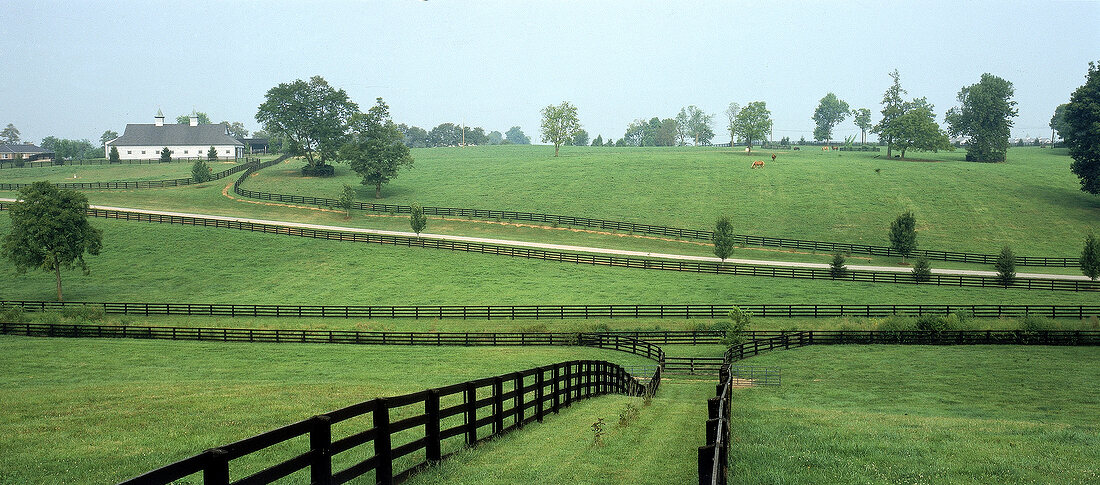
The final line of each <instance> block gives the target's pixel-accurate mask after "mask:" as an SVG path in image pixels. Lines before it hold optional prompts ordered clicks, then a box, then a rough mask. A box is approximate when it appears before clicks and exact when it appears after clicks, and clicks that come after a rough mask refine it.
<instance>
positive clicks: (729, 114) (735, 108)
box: [726, 103, 741, 146]
mask: <svg viewBox="0 0 1100 485" xmlns="http://www.w3.org/2000/svg"><path fill="white" fill-rule="evenodd" d="M739 113H741V105H739V104H737V103H730V105H729V107H728V108H726V121H727V123H726V130H727V131H729V132H730V146H733V141H734V140H736V139H737V133H736V131H737V130H736V128H737V115H738V114H739Z"/></svg>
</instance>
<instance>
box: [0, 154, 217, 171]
mask: <svg viewBox="0 0 1100 485" xmlns="http://www.w3.org/2000/svg"><path fill="white" fill-rule="evenodd" d="M195 160H206V161H211V160H208V159H207V157H172V160H171V161H169V162H164V161H161V160H160V159H159V158H153V159H143V160H119V161H117V162H111V161H110V160H108V159H106V158H91V159H87V160H65V161H63V162H61V163H57V161H56V160H50V161H45V162H40V161H34V162H23V166H22V167H20V166H18V165H16V164H15V162H0V169H7V168H42V167H55V166H56V167H61V166H83V165H158V164H162V163H188V162H194V161H195ZM226 160H229V159H227V158H219V159H218V160H215V161H226Z"/></svg>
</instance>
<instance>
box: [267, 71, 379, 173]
mask: <svg viewBox="0 0 1100 485" xmlns="http://www.w3.org/2000/svg"><path fill="white" fill-rule="evenodd" d="M358 112H359V106H358V105H356V104H355V103H353V102H352V101H351V99H349V98H348V94H347V93H346V92H344V90H343V89H335V88H333V87H332V86H330V85H329V84H328V82H327V81H325V79H324V78H322V77H321V76H313V77H311V78H309V82H306V81H303V80H301V79H298V80H295V81H294V82H292V83H282V84H279V85H278V86H275V87H273V88H271V89H269V90H268V91H267V95H266V98H265V101H264V103H263V104H261V105H260V108H259V110H258V111H257V112H256V121H259V122H260V124H262V125H263V127H264V130H266V131H267V132H268V133H271V134H272V135H274V136H278V137H281V138H283V139H284V140H286V143H287V148H288V151H289V152H290V153H291V154H293V155H303V156H305V158H306V163H308V164H309V166H310V167H316V166H318V165H325V164H326V163H325V162H327V161H328V160H332V159H334V158H335V157H336V152H337V150H339V149H340V147H341V146H342V145H343V144H344V143H345V142H346V141H347V139H348V125H349V122H350V120H351V117H352V115H354V114H356V113H358Z"/></svg>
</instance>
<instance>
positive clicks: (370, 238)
mask: <svg viewBox="0 0 1100 485" xmlns="http://www.w3.org/2000/svg"><path fill="white" fill-rule="evenodd" d="M253 167H255V165H253ZM10 205H11V203H10V202H8V203H5V202H0V210H6V209H7V208H8V207H10ZM88 215H90V216H93V217H103V218H107V219H119V220H127V221H139V222H155V223H163V224H183V225H191V226H202V227H215V228H224V229H236V230H241V231H252V232H263V233H271V234H283V235H288V236H298V237H308V238H314V239H328V240H337V241H352V242H364V243H371V244H383V245H394V246H405V247H419V248H432V249H444V250H450V251H462V252H469V253H480V254H494V255H500V256H509V257H514V258H526V259H538V260H543V261H557V262H563V263H575V264H588V265H593V266H610V267H622V268H635V269H649V270H664V271H680V272H691V273H708V274H723V275H735V276H767V277H773V278H793V279H811V280H822V279H825V280H837V281H852V282H869V283H895V284H909V285H917V284H919V285H937V286H958V287H979V288H998V287H1001V288H1018V289H1028V290H1055V291H1100V282H1097V281H1088V280H1058V279H1039V278H1016V279H1015V280H1013V281H1012V282H1011V283H1010V284H1009V285H1007V286H1005V285H1002V284H1001V283H1000V281H998V279H997V278H996V277H994V276H970V275H948V274H932V275H931V276H930V279H929V280H928V281H925V282H918V281H917V280H916V279H915V278H914V277H913V275H912V274H911V273H895V272H876V271H847V272H845V274H844V275H843V276H839V277H833V275H832V273H831V272H830V270H829V269H824V268H822V269H817V268H795V267H785V266H763V265H751V264H738V263H722V262H709V261H682V260H664V259H651V258H640V257H629V256H613V255H604V254H587V253H573V252H567V251H557V250H549V249H538V248H527V247H516V246H506V245H500V244H489V243H477V242H468V241H454V240H447V239H432V238H424V237H417V236H397V235H388V234H369V233H361V232H351V231H344V230H335V229H314V228H304V227H298V226H292V225H282V224H265V223H258V222H247V221H240V220H234V219H227V218H213V217H190V216H180V215H168V214H150V213H145V212H136V211H125V210H112V209H95V208H89V209H88Z"/></svg>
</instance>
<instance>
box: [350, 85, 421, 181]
mask: <svg viewBox="0 0 1100 485" xmlns="http://www.w3.org/2000/svg"><path fill="white" fill-rule="evenodd" d="M351 127H352V128H351V130H352V131H351V140H350V141H349V142H348V143H346V144H345V145H344V146H342V147H340V158H341V159H342V160H344V161H347V162H348V164H349V165H351V169H352V170H354V171H355V173H358V174H359V175H361V176H362V177H363V181H362V184H363V185H368V186H369V185H373V186H374V197H375V198H376V199H380V198H382V185H383V184H386V183H388V182H389V181H390V180H392V179H393V178H394V177H397V173H398V172H399V171H400V170H401V169H403V168H406V167H411V166H412V164H413V158H412V155H411V154H410V152H409V147H408V146H405V143H404V139H405V136H404V135H403V134H402V133H401V131H400V130H398V129H397V125H395V124H394V123H393V120H392V119H390V108H389V106H387V105H386V103H385V102H384V101H382V98H378V99H377V100H376V102H375V105H374V106H372V107H371V108H370V109H369V110H367V112H366V113H357V114H355V115H353V116H352V119H351Z"/></svg>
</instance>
